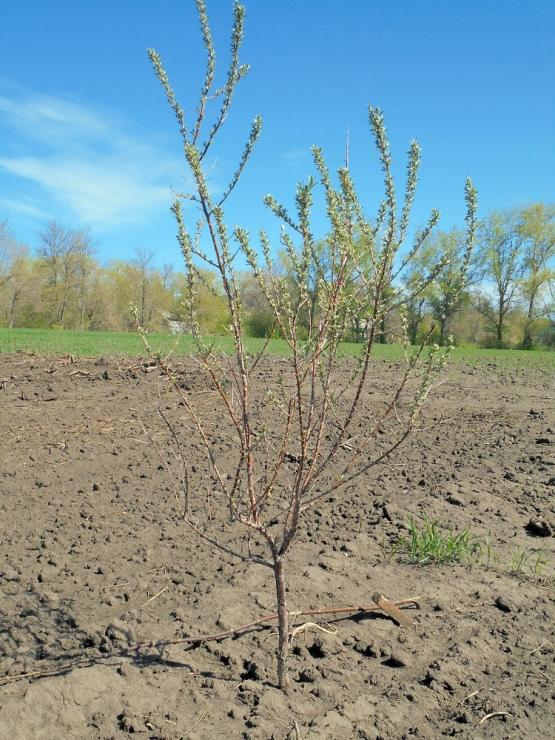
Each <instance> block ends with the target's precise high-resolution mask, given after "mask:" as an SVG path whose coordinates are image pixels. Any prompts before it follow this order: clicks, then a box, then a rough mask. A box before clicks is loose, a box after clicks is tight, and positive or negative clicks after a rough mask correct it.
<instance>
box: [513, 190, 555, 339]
mask: <svg viewBox="0 0 555 740" xmlns="http://www.w3.org/2000/svg"><path fill="white" fill-rule="evenodd" d="M518 233H519V234H520V236H521V238H522V240H523V243H524V266H525V272H524V277H523V280H522V283H521V293H522V298H523V300H524V301H525V304H526V323H525V325H524V338H523V340H522V347H523V349H531V348H532V346H533V344H534V337H533V330H534V324H535V322H536V321H537V319H539V318H541V317H542V316H547V315H548V312H549V311H548V304H547V300H544V298H545V297H546V296H547V295H548V293H549V288H550V285H552V284H553V280H554V279H555V270H554V268H553V264H552V261H553V258H554V257H555V205H546V204H545V203H534V204H533V205H531V206H528V207H526V208H523V209H522V212H521V214H520V221H519V224H518Z"/></svg>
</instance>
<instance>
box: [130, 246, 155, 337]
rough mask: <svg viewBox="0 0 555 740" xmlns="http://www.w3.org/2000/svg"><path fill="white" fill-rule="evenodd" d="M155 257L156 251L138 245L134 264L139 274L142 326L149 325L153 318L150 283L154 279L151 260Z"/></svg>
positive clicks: (139, 303)
mask: <svg viewBox="0 0 555 740" xmlns="http://www.w3.org/2000/svg"><path fill="white" fill-rule="evenodd" d="M153 258H154V252H149V251H148V250H147V249H144V247H136V249H135V258H134V259H133V261H132V265H133V266H134V267H135V269H136V271H137V276H138V284H139V297H138V310H139V320H140V322H141V326H147V325H148V323H149V321H150V319H151V318H152V311H153V310H154V306H153V305H149V304H150V301H149V299H150V296H149V283H150V282H151V279H152V267H151V262H152V260H153Z"/></svg>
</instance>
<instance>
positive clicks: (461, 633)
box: [0, 354, 555, 740]
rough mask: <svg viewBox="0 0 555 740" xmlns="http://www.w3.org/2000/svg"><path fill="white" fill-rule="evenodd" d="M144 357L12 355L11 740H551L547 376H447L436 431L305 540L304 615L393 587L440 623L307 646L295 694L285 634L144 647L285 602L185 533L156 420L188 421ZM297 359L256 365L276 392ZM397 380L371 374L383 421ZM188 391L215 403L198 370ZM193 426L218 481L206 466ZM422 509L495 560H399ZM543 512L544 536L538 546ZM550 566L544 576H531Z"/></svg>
mask: <svg viewBox="0 0 555 740" xmlns="http://www.w3.org/2000/svg"><path fill="white" fill-rule="evenodd" d="M130 362H131V361H130V360H127V361H119V362H118V361H115V360H106V361H105V360H103V359H98V360H96V361H95V360H78V361H75V362H71V361H64V360H60V359H53V358H46V357H39V356H32V355H23V354H21V355H11V356H10V355H0V403H1V406H0V408H1V414H0V737H1V738H10V740H18V739H21V740H33V739H34V738H44V739H47V738H48V739H52V740H58V739H59V738H62V737H68V738H123V737H126V736H128V735H129V734H137V735H140V736H142V737H145V738H152V739H153V740H154V739H155V738H156V739H158V738H164V739H166V738H167V739H168V740H169V739H170V738H172V739H173V738H185V737H186V738H197V739H198V738H203V739H204V738H210V739H212V738H276V739H277V738H303V739H304V740H306V739H307V738H341V739H342V738H345V739H348V738H373V739H376V738H412V737H415V738H437V737H444V736H457V737H460V738H482V737H484V738H530V739H532V738H547V737H552V732H553V726H554V721H555V714H554V711H553V707H554V706H555V703H554V702H553V699H555V689H554V683H553V676H554V670H553V669H554V657H555V652H554V648H555V641H554V632H555V621H554V617H555V609H554V603H553V589H552V587H553V566H554V563H555V554H554V540H553V528H554V525H555V504H554V499H553V493H554V491H555V488H554V485H555V467H554V449H555V448H554V445H555V418H554V417H555V414H554V413H553V411H554V409H555V382H554V378H553V377H552V374H551V373H549V372H548V371H542V370H539V369H538V370H525V371H524V370H507V369H504V370H501V369H499V368H496V367H494V366H493V365H487V366H484V367H480V368H476V367H469V366H465V365H462V364H452V365H451V366H450V367H449V368H448V369H447V370H446V372H445V375H444V382H443V383H442V384H441V385H440V386H439V388H437V389H436V391H435V392H434V395H433V398H432V402H431V403H429V404H428V406H427V407H426V410H425V412H424V415H423V427H424V428H423V430H422V431H420V432H419V434H418V435H417V436H413V437H412V438H411V439H410V440H409V441H407V442H406V444H405V445H404V446H403V447H402V448H401V449H400V450H399V451H398V452H397V453H396V454H395V455H394V457H393V458H392V459H391V461H390V462H389V463H384V464H382V465H380V466H378V467H376V468H374V469H373V470H372V471H371V472H370V473H369V474H368V475H367V476H366V477H364V478H363V479H360V480H359V481H358V483H357V485H356V486H354V487H352V488H351V489H350V490H349V491H347V492H346V493H345V494H344V495H340V494H334V496H333V497H332V499H333V500H330V501H323V502H322V503H321V505H319V506H318V507H317V508H316V509H315V510H314V513H313V515H312V516H311V517H310V518H307V520H306V521H305V522H303V525H302V527H301V531H300V534H299V538H298V540H297V542H296V544H295V546H294V547H293V550H292V553H291V557H290V560H289V564H288V568H289V570H288V573H289V606H290V608H291V609H300V608H317V607H322V606H329V605H335V604H337V605H341V604H346V605H348V604H360V603H368V602H369V601H370V599H371V595H372V594H373V593H374V592H376V591H378V592H381V593H384V594H386V595H387V596H388V597H390V598H391V599H402V598H406V597H412V596H418V597H419V598H420V603H421V609H420V610H418V611H417V610H414V611H412V612H411V616H413V624H412V626H410V627H408V628H402V627H399V626H398V625H397V624H396V623H395V622H394V621H392V620H391V619H389V618H388V617H387V616H386V615H385V614H378V615H372V616H370V615H368V616H357V617H356V618H343V619H339V620H336V621H332V622H330V623H329V625H330V627H329V629H328V631H327V632H324V631H322V630H318V629H315V628H311V629H307V630H306V631H305V632H304V633H302V634H299V635H297V637H296V638H295V641H294V645H293V653H292V656H291V675H292V678H293V681H292V687H291V690H290V691H289V693H288V694H287V695H286V694H284V693H282V692H281V691H279V690H278V689H277V688H276V687H275V684H274V681H275V656H274V648H275V636H274V635H273V634H272V633H271V631H270V630H262V631H258V632H252V633H249V634H246V635H243V636H241V637H240V638H238V639H228V640H224V641H221V642H208V643H204V644H202V645H200V646H196V647H194V648H189V649H188V648H187V646H186V645H183V644H177V645H171V646H167V647H165V648H164V649H161V648H152V647H145V646H142V647H141V646H137V644H136V643H137V642H141V641H151V640H164V639H166V640H172V639H179V638H181V637H183V636H186V635H191V634H199V633H201V634H202V633H211V632H215V631H218V630H222V629H226V628H229V627H232V626H235V625H240V624H243V623H246V622H249V621H251V620H253V619H256V618H257V617H258V616H261V615H262V614H265V613H267V612H268V611H273V608H274V605H273V593H272V580H271V572H270V571H268V570H267V569H266V568H263V567H260V566H256V565H254V566H253V565H245V564H243V563H237V562H234V561H232V560H231V559H230V558H228V557H224V558H222V557H221V556H220V555H219V554H217V553H216V552H214V551H213V550H212V549H211V548H210V547H209V546H208V545H207V544H205V543H203V542H200V541H199V540H198V538H196V537H195V536H194V534H193V533H192V532H191V531H190V530H189V529H187V528H185V526H184V525H183V523H182V521H181V520H180V517H179V512H178V509H177V506H176V501H175V498H174V492H173V489H172V486H171V485H170V481H169V479H168V473H167V471H166V470H165V469H164V467H163V466H162V465H161V464H160V458H159V457H158V455H157V451H156V445H154V446H153V445H152V444H151V443H150V440H149V435H150V436H151V437H153V438H154V439H155V440H156V439H160V440H162V439H164V436H163V435H164V430H163V427H161V422H160V418H159V416H158V414H157V411H156V409H157V408H158V406H160V405H162V406H163V408H164V409H165V410H166V414H167V415H169V416H171V418H172V419H178V417H179V415H180V414H181V411H182V409H181V408H180V407H179V406H178V399H177V398H176V397H175V394H174V393H173V392H172V391H171V389H170V388H169V386H168V384H167V382H165V381H164V379H163V378H161V377H160V375H159V373H158V370H157V369H155V368H152V367H148V366H146V365H145V366H141V365H140V364H139V363H137V362H136V363H135V364H134V365H133V366H131V365H130ZM279 363H280V361H275V362H270V363H268V364H267V366H265V367H263V368H261V372H260V373H259V380H258V382H259V383H260V384H261V385H264V384H265V383H268V384H270V385H271V384H272V382H274V379H275V373H276V372H277V370H276V366H277V365H279ZM398 371H399V368H398V367H397V366H396V365H394V364H390V363H387V362H381V361H375V362H374V364H373V365H372V384H371V388H372V394H371V396H372V398H373V399H374V401H375V402H376V403H377V402H378V400H379V399H380V398H381V396H382V391H386V390H387V389H388V387H390V386H391V385H392V383H393V379H394V377H395V375H396V373H398ZM345 372H348V361H346V364H345ZM182 374H183V378H184V381H183V386H182V387H183V390H184V392H185V393H187V394H190V395H191V397H195V394H196V396H197V397H198V398H200V397H201V394H202V393H203V392H204V390H205V389H204V390H203V389H202V388H200V387H199V386H198V385H195V375H194V372H193V371H189V370H188V369H187V368H186V367H183V369H182ZM374 401H373V402H374ZM371 406H372V404H371V403H370V400H369V406H368V408H369V409H371ZM214 413H215V414H216V423H217V411H215V412H214ZM369 413H370V411H369ZM177 423H178V422H177V421H176V424H177ZM270 423H271V420H270ZM179 429H180V433H181V435H182V438H183V440H184V442H183V443H184V445H185V448H186V453H187V458H188V462H189V463H190V465H191V467H192V468H194V469H195V470H197V472H198V473H199V474H200V475H202V473H203V470H204V469H205V466H206V463H205V460H204V456H203V454H202V450H201V448H200V446H198V445H197V444H196V443H195V442H194V441H193V436H192V435H191V436H190V438H189V437H188V435H187V427H186V426H184V425H182V426H180V427H179ZM157 435H159V436H158V437H157ZM424 515H427V516H429V517H430V518H432V519H437V520H439V521H440V522H441V523H442V524H443V525H444V526H445V527H446V528H449V527H450V526H452V527H453V528H454V529H455V530H457V531H460V530H462V529H464V528H466V527H469V528H470V529H471V531H472V533H473V534H475V535H476V536H478V537H480V538H481V541H482V543H483V544H484V546H483V552H482V560H481V562H477V560H478V558H476V559H475V560H474V561H473V563H461V564H457V565H448V566H447V565H446V566H440V567H438V566H416V565H410V564H407V563H404V562H400V561H399V558H398V557H396V556H395V555H394V553H393V552H392V549H391V543H393V542H395V541H396V539H397V538H398V537H399V535H400V534H403V533H406V525H407V521H408V518H409V517H410V516H413V517H415V518H417V519H418V520H419V521H420V520H422V517H423V516H424ZM538 518H543V521H544V522H545V525H544V526H543V530H542V529H541V528H540V531H537V532H535V533H530V532H528V531H527V530H526V525H527V524H528V523H529V522H530V520H531V519H534V520H537V519H538ZM540 534H541V535H544V536H539V535H540ZM486 542H489V543H490V545H491V551H489V552H488V548H487V547H486V544H485V543H486ZM533 551H535V552H536V555H533V554H532V553H533ZM540 551H541V557H542V559H545V560H547V564H546V565H543V566H542V567H541V568H540V567H538V568H534V565H535V563H536V562H537V560H538V552H540ZM523 552H524V558H523V562H522V563H521V565H520V568H519V566H518V563H517V562H516V558H517V557H518V554H519V553H523ZM488 555H489V558H488ZM488 560H489V562H488ZM511 567H512V568H513V570H514V569H516V570H519V569H520V570H521V571H523V572H521V573H517V574H515V573H512V572H511ZM330 632H333V634H330ZM22 673H26V674H30V675H28V676H26V677H22V676H21V674H22ZM33 674H34V675H33Z"/></svg>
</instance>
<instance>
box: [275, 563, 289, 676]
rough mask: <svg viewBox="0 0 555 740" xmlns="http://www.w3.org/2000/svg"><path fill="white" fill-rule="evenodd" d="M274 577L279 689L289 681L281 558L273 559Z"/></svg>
mask: <svg viewBox="0 0 555 740" xmlns="http://www.w3.org/2000/svg"><path fill="white" fill-rule="evenodd" d="M274 578H275V581H276V597H277V612H278V652H277V672H278V684H279V688H280V689H286V688H287V685H288V683H289V675H288V672H287V653H288V649H289V613H288V611H287V594H286V591H285V576H284V573H283V560H281V559H279V560H274Z"/></svg>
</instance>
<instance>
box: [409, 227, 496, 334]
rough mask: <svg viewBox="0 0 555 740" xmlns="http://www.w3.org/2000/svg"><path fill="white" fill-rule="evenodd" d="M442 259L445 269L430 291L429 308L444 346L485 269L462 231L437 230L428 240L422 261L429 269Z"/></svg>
mask: <svg viewBox="0 0 555 740" xmlns="http://www.w3.org/2000/svg"><path fill="white" fill-rule="evenodd" d="M440 258H442V259H443V261H444V265H443V268H442V270H441V272H440V274H439V276H438V278H437V280H435V281H434V283H433V284H432V285H430V287H429V288H428V289H427V291H428V303H429V306H430V308H431V311H432V314H433V317H434V319H435V321H436V322H437V324H438V326H439V337H438V342H439V344H440V345H444V344H446V342H447V337H448V335H449V328H450V324H451V322H452V320H453V318H454V317H455V315H456V313H457V311H459V309H460V308H461V307H462V306H463V304H464V302H465V301H466V300H467V299H468V290H469V289H470V288H471V287H472V286H473V285H476V284H477V283H478V282H479V281H480V279H481V276H482V268H481V265H480V260H479V258H478V259H477V258H474V257H473V255H472V252H471V250H469V249H468V244H467V242H466V240H465V234H464V232H463V231H461V230H460V229H451V231H438V232H437V233H436V234H435V235H434V236H433V237H432V238H430V239H429V240H428V241H427V244H426V247H425V249H424V250H422V253H421V255H420V262H421V265H423V267H424V270H426V269H429V267H428V265H431V264H434V263H437V261H438V260H439V259H440Z"/></svg>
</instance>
